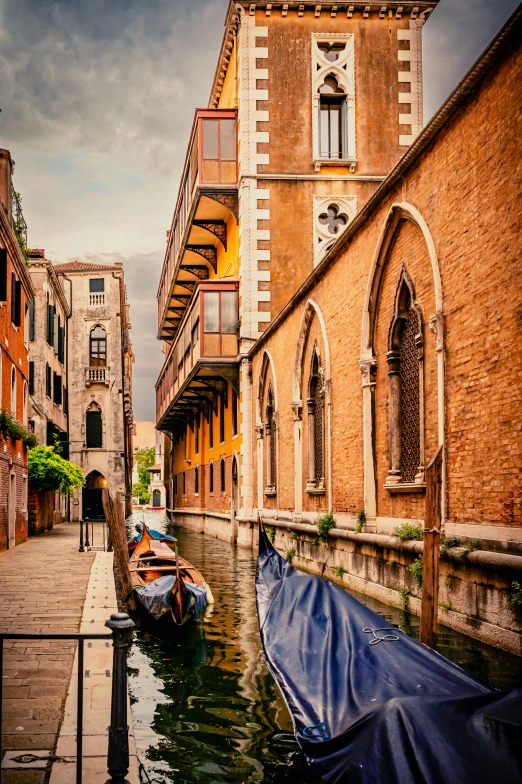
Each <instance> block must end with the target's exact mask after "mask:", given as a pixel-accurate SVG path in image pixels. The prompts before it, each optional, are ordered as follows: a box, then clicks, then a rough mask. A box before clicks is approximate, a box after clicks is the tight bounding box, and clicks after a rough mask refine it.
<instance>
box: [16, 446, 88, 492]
mask: <svg viewBox="0 0 522 784" xmlns="http://www.w3.org/2000/svg"><path fill="white" fill-rule="evenodd" d="M28 465H29V487H32V488H33V490H53V491H54V490H59V491H60V493H62V494H63V495H72V493H73V491H74V489H75V488H76V487H83V485H84V484H85V477H84V475H83V471H82V469H81V468H80V466H77V465H75V463H71V462H70V461H69V460H64V459H63V457H61V456H60V455H58V454H57V453H56V452H55V451H54V447H52V446H37V447H34V448H33V449H30V450H29V454H28Z"/></svg>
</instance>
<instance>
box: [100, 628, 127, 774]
mask: <svg viewBox="0 0 522 784" xmlns="http://www.w3.org/2000/svg"><path fill="white" fill-rule="evenodd" d="M105 626H107V627H108V628H109V629H111V630H112V645H113V648H114V653H113V665H112V698H111V726H110V727H109V750H108V752H107V770H108V773H109V775H110V777H111V778H110V779H108V780H107V783H106V784H115V782H120V784H128V781H127V779H126V778H125V776H126V775H127V773H128V772H129V726H128V724H127V699H128V698H127V651H128V649H129V646H130V644H131V639H132V630H133V629H134V622H133V621H132V620H131V619H130V618H129V616H128V615H127V613H113V614H112V615H111V617H110V620H108V621H106V622H105Z"/></svg>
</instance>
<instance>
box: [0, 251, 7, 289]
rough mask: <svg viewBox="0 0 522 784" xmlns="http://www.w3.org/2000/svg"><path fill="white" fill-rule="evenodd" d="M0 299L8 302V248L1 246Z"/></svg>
mask: <svg viewBox="0 0 522 784" xmlns="http://www.w3.org/2000/svg"><path fill="white" fill-rule="evenodd" d="M0 301H1V302H7V250H6V248H0Z"/></svg>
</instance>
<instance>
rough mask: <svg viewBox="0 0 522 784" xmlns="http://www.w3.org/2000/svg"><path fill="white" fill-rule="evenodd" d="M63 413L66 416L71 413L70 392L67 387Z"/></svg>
mask: <svg viewBox="0 0 522 784" xmlns="http://www.w3.org/2000/svg"><path fill="white" fill-rule="evenodd" d="M63 413H64V414H65V416H68V415H69V393H68V391H67V387H64V388H63Z"/></svg>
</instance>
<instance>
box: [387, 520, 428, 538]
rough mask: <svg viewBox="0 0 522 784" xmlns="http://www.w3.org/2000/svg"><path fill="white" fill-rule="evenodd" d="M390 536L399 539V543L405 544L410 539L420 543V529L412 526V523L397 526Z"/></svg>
mask: <svg viewBox="0 0 522 784" xmlns="http://www.w3.org/2000/svg"><path fill="white" fill-rule="evenodd" d="M392 535H393V536H394V537H395V538H396V539H400V540H401V542H407V541H410V540H412V539H416V540H417V541H419V542H422V528H421V527H420V525H413V523H403V524H402V525H398V526H397V528H395V529H394V531H393V534H392Z"/></svg>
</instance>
